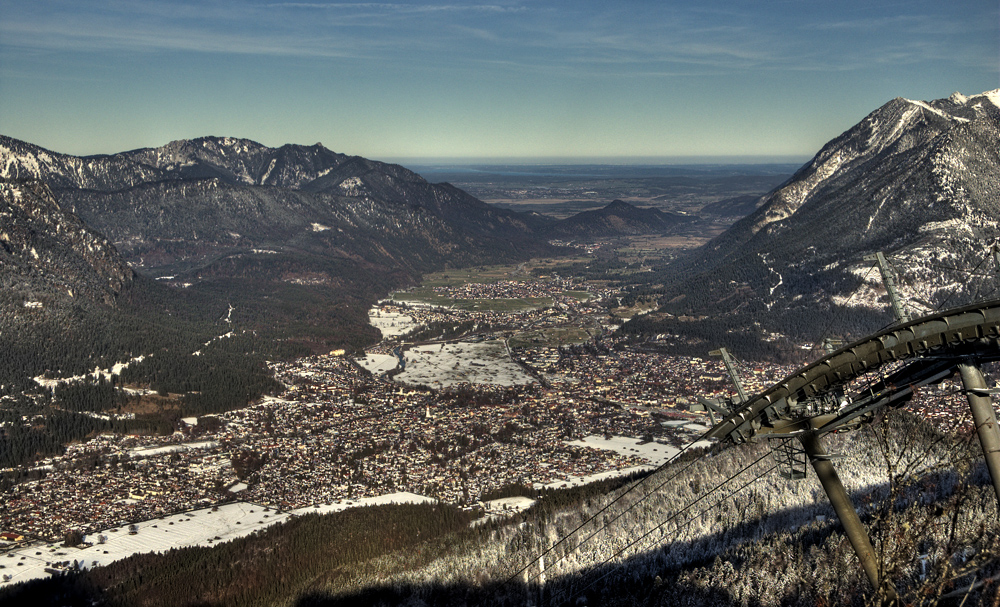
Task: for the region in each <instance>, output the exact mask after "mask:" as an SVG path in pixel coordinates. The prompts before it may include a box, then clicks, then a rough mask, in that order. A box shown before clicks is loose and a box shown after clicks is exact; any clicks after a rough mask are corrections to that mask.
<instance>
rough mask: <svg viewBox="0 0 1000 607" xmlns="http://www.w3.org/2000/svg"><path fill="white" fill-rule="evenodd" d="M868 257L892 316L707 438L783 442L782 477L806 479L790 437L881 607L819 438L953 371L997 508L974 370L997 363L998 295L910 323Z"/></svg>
mask: <svg viewBox="0 0 1000 607" xmlns="http://www.w3.org/2000/svg"><path fill="white" fill-rule="evenodd" d="M991 253H992V254H993V256H994V259H995V260H996V262H997V265H998V269H1000V247H997V246H996V245H994V247H993V248H992V249H991ZM869 257H870V258H871V260H874V261H876V263H878V264H879V268H880V271H881V273H882V276H883V279H884V280H885V284H886V287H887V290H888V291H889V299H890V302H891V303H892V308H893V313H894V315H895V316H896V322H895V323H894V324H893V325H892V326H891V327H889V328H888V329H884V330H882V331H879V332H878V333H875V334H873V335H869V336H868V337H865V338H863V339H861V340H858V341H856V342H854V343H851V344H848V345H846V346H843V347H841V348H839V349H837V350H834V351H830V350H832V348H828V349H827V352H826V355H825V356H823V357H822V358H820V359H819V360H817V361H815V362H813V363H811V364H809V365H807V366H805V367H802V368H800V369H798V370H796V371H795V372H794V373H792V374H791V375H789V376H788V377H786V378H785V379H783V380H781V381H779V382H778V383H776V384H774V385H773V386H771V387H769V388H767V389H765V390H764V391H763V392H761V393H759V394H756V395H753V396H749V397H746V396H744V397H743V398H740V399H739V400H740V401H741V404H740V405H739V406H738V407H734V408H732V409H731V410H729V412H728V414H727V415H725V416H724V418H723V419H722V420H721V421H720V422H718V423H716V424H713V427H712V429H711V430H710V431H709V432H708V433H707V437H709V438H717V439H719V440H723V441H728V442H732V443H736V444H738V443H744V442H747V441H749V440H751V439H754V438H756V437H765V438H768V439H781V440H773V441H771V442H772V445H780V446H781V449H783V450H784V451H779V450H778V448H777V447H776V448H775V459H776V460H777V461H778V462H779V463H780V462H785V463H786V465H787V466H790V470H789V471H788V474H787V477H788V478H802V477H804V474H803V471H802V470H801V469H800V468H797V466H796V464H801V463H802V459H803V458H798V457H796V455H795V453H789V452H788V446H789V445H790V441H788V440H786V439H796V441H797V442H798V443H799V444H800V445H801V446H802V451H803V452H804V456H805V459H808V461H809V463H810V464H811V465H812V468H813V470H814V471H815V472H816V476H817V477H818V478H819V481H820V483H821V484H822V485H823V489H824V491H825V492H826V494H827V497H828V498H829V499H830V503H831V505H832V506H833V508H834V510H835V511H836V513H837V518H838V519H839V520H840V523H841V525H842V526H843V527H844V531H845V533H846V534H847V537H848V539H849V540H850V542H851V546H852V547H853V548H854V552H855V554H856V555H857V556H858V560H859V561H860V563H861V567H862V569H863V570H864V572H865V575H866V576H867V577H868V580H869V582H871V585H872V588H873V589H874V590H875V592H876V593H878V594H880V595H881V597H882V598H883V600H884V601H885V602H886V603H889V604H894V603H898V598H897V596H896V592H895V588H894V587H893V585H892V583H891V582H888V581H886V580H883V579H882V571H881V569H882V568H881V566H880V563H879V562H878V559H877V556H876V554H875V550H874V548H873V547H872V543H871V540H870V539H869V537H868V532H867V530H866V529H865V527H864V525H863V524H862V522H861V519H860V517H859V516H858V513H857V510H856V508H855V507H854V504H853V503H852V502H851V500H850V497H849V496H848V494H847V491H846V490H845V489H844V485H843V483H842V482H841V480H840V477H839V476H838V475H837V471H836V469H835V468H834V466H833V462H832V461H831V456H830V455H829V454H828V453H827V451H826V449H825V448H824V447H823V444H822V442H821V438H822V437H823V436H824V435H826V434H829V433H831V432H836V431H843V430H852V429H856V428H859V427H860V426H861V425H863V424H865V423H868V422H870V421H872V420H873V419H874V417H875V414H876V412H877V411H878V410H880V409H882V408H884V407H886V406H891V407H900V406H902V405H904V404H905V403H906V402H908V401H909V400H910V399H911V398H912V397H913V395H914V394H915V392H916V391H917V390H918V389H919V388H920V387H922V386H927V385H932V384H936V383H939V382H941V381H943V380H945V379H948V378H950V377H953V376H954V375H955V374H956V373H957V374H958V375H959V376H960V378H961V381H962V386H963V391H964V392H965V394H966V396H967V398H968V401H969V407H970V409H971V411H972V416H973V419H974V420H975V424H976V432H977V434H978V436H979V441H980V444H981V445H982V448H983V455H984V456H985V459H986V466H987V469H988V470H989V473H990V478H991V480H992V482H993V489H994V491H995V493H996V496H997V504H998V507H1000V426H998V424H997V417H996V411H995V410H994V407H993V402H992V398H991V397H992V395H993V394H996V393H1000V390H997V389H990V388H988V387H987V385H986V380H985V378H984V377H983V373H982V370H981V368H980V365H982V364H983V363H987V362H996V361H998V360H1000V300H997V299H994V300H991V301H984V302H978V303H974V304H971V305H968V306H964V307H960V308H954V309H950V310H945V311H943V312H937V313H933V314H930V315H928V316H924V317H921V318H917V319H915V320H911V319H910V317H909V314H908V313H907V311H906V308H905V306H904V305H903V304H902V303H901V299H900V298H899V296H898V293H896V289H895V280H892V275H891V272H890V271H889V270H888V264H887V263H886V261H885V258H884V256H883V255H882V254H881V253H879V254H877V255H874V256H869ZM866 259H869V258H866ZM891 363H902V365H901V366H900V367H899V368H897V369H896V370H894V371H892V372H890V373H889V374H888V375H887V376H884V377H882V378H881V379H880V380H879V381H878V382H876V383H874V384H871V385H869V386H866V387H865V388H864V389H862V390H859V391H857V392H854V393H851V392H849V388H850V384H851V383H852V382H854V381H855V380H857V379H859V378H861V377H862V376H864V375H866V374H868V373H870V372H873V371H878V370H880V368H881V367H882V366H883V365H886V364H891ZM728 368H729V365H727V369H728ZM699 400H700V401H701V402H702V408H703V409H708V410H709V411H710V412H711V411H713V410H714V411H715V412H716V413H722V412H724V411H725V408H724V407H722V406H719V405H721V404H722V403H721V402H720V401H708V400H705V399H699ZM729 403H732V400H729ZM710 405H711V407H710Z"/></svg>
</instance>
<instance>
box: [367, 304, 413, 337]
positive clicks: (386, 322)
mask: <svg viewBox="0 0 1000 607" xmlns="http://www.w3.org/2000/svg"><path fill="white" fill-rule="evenodd" d="M368 323H369V324H371V326H373V327H375V328H376V329H378V330H379V331H381V332H382V337H393V336H396V335H406V334H407V333H409V332H410V331H412V330H413V329H416V328H417V326H418V324H417V321H415V320H414V319H413V317H412V316H407V315H406V314H402V313H399V312H387V311H385V310H380V309H379V308H378V307H374V308H372V309H371V310H368Z"/></svg>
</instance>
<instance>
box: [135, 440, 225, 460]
mask: <svg viewBox="0 0 1000 607" xmlns="http://www.w3.org/2000/svg"><path fill="white" fill-rule="evenodd" d="M218 446H219V442H218V441H214V440H207V441H199V442H196V443H180V444H177V445H164V446H163V447H145V448H140V449H129V452H128V454H129V456H130V457H132V458H133V459H136V458H140V457H153V456H154V455H165V454H167V453H180V452H182V451H191V450H194V449H214V448H216V447H218Z"/></svg>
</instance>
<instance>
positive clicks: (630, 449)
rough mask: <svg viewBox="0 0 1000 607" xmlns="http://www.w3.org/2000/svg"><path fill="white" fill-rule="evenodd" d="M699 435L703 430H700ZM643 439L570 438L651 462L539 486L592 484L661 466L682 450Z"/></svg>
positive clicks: (701, 444) (699, 444)
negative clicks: (643, 440)
mask: <svg viewBox="0 0 1000 607" xmlns="http://www.w3.org/2000/svg"><path fill="white" fill-rule="evenodd" d="M684 428H687V429H691V430H696V429H698V428H704V426H700V425H698V424H692V423H687V424H684ZM699 434H700V432H699ZM640 443H642V441H641V440H640V439H638V438H632V437H629V436H612V437H611V438H609V439H606V438H604V437H603V436H596V435H593V434H591V435H588V436H585V437H583V438H582V439H580V440H575V441H569V442H567V443H566V444H567V445H578V446H581V447H592V448H594V449H604V450H606V451H615V452H617V453H621V454H622V455H635V456H638V457H642V458H644V459H645V460H646V461H647V462H649V464H648V465H643V466H632V467H631V468H622V469H621V470H607V471H605V472H598V473H597V474H588V475H586V476H574V477H572V478H570V479H569V480H565V481H555V482H552V483H548V484H545V485H538V487H546V488H549V489H556V488H559V487H564V486H566V487H578V486H581V485H586V484H587V483H593V482H595V481H600V480H604V479H607V478H614V477H616V476H627V475H629V474H632V473H633V472H642V471H644V470H651V469H653V468H658V467H659V466H660V465H662V464H663V463H664V462H666V461H667V460H669V459H670V458H672V457H674V456H675V455H677V454H678V453H680V449H678V448H677V447H674V446H672V445H663V444H660V443H657V442H652V443H645V444H640ZM709 445H711V443H710V442H709V441H698V442H696V443H694V444H692V445H691V447H692V448H699V447H707V446H709Z"/></svg>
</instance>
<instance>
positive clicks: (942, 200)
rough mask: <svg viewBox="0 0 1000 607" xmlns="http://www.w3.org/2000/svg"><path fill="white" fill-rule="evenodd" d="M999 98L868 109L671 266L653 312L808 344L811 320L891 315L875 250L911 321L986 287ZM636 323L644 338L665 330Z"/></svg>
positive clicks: (864, 324) (854, 325)
mask: <svg viewBox="0 0 1000 607" xmlns="http://www.w3.org/2000/svg"><path fill="white" fill-rule="evenodd" d="M998 103H1000V91H992V92H989V93H984V94H981V95H975V96H971V97H966V96H963V95H961V94H958V93H956V94H954V95H952V96H951V97H949V98H947V99H939V100H937V101H931V102H923V101H911V100H907V99H902V98H897V99H893V100H892V101H890V102H888V103H887V104H885V105H884V106H882V107H881V108H879V109H877V110H875V111H874V112H872V113H871V114H869V115H868V116H867V117H866V118H865V119H864V120H862V121H861V122H860V123H858V124H857V125H855V126H854V127H852V128H851V129H849V130H847V131H846V132H844V133H843V134H842V135H840V136H839V137H837V138H836V139H834V140H832V141H831V142H829V143H828V144H826V145H825V146H824V147H823V148H822V149H821V150H820V151H819V153H818V154H816V156H815V157H814V158H813V159H812V160H811V161H810V162H809V163H807V164H806V165H804V166H803V167H802V168H800V169H799V170H798V171H797V172H796V173H795V175H793V176H792V178H791V179H789V180H788V181H787V182H786V183H785V184H783V185H781V186H779V187H778V188H776V189H775V190H773V191H772V192H770V193H769V194H767V195H766V196H764V197H763V199H762V200H760V201H759V206H758V207H757V210H756V211H754V212H753V213H751V214H750V215H749V216H747V217H745V218H744V219H742V220H740V221H739V222H737V223H736V224H735V225H733V227H732V228H730V229H729V230H727V231H726V232H725V233H723V234H722V235H720V236H718V237H717V238H715V239H714V240H712V241H710V242H709V243H708V244H706V245H705V246H704V247H702V248H701V249H700V250H698V251H696V252H695V253H694V254H693V255H691V256H689V257H688V258H687V259H685V260H683V261H681V262H680V263H678V264H676V265H675V266H673V267H672V268H669V272H670V273H673V274H675V275H676V276H678V277H679V278H674V279H672V283H671V284H670V285H668V286H667V287H666V288H665V289H664V291H663V293H662V294H661V295H662V299H661V300H662V302H664V304H665V305H664V307H663V309H662V312H664V313H668V314H672V315H688V316H708V317H710V320H711V322H715V323H722V324H724V325H725V326H726V327H727V330H728V329H732V330H736V329H737V328H740V330H743V331H746V330H748V329H749V328H750V327H753V326H755V323H757V326H758V328H757V329H751V330H753V331H755V332H756V333H757V334H758V335H765V334H767V333H768V332H778V333H784V334H790V335H794V336H797V337H799V338H812V339H815V338H816V337H817V336H818V334H819V333H820V332H821V331H822V328H823V326H825V325H826V324H827V323H825V322H821V323H817V322H816V317H817V316H818V315H828V316H829V315H830V314H837V315H838V316H837V322H838V323H839V324H838V327H839V330H841V331H844V332H848V333H852V332H853V333H854V335H855V336H859V335H858V334H859V333H863V332H866V331H872V330H875V329H878V328H879V327H880V326H883V325H884V324H886V323H887V322H889V321H890V320H891V317H889V316H888V314H887V312H886V310H887V306H886V301H885V298H884V293H883V289H882V286H881V280H880V279H879V277H878V272H874V273H869V269H870V268H871V264H870V263H868V262H865V261H863V257H864V255H866V254H871V253H875V252H877V251H883V252H885V254H886V255H887V256H888V257H889V259H890V261H891V262H892V263H893V265H894V266H895V268H896V271H897V272H898V274H899V278H900V282H901V283H902V285H903V290H904V293H903V294H904V296H905V297H906V298H907V300H908V301H907V303H908V306H909V307H910V309H911V311H912V312H913V313H915V314H920V313H921V312H928V311H931V310H933V309H935V308H936V307H938V306H940V305H942V304H945V303H947V304H948V305H958V304H961V303H965V302H969V301H971V300H972V299H974V298H975V297H982V296H984V295H987V294H989V293H991V292H995V291H996V288H997V287H998V286H1000V283H997V282H996V280H995V279H994V278H992V277H990V276H976V277H975V278H974V279H970V274H969V272H970V271H971V270H972V269H973V268H975V267H976V266H977V264H980V263H982V262H983V260H984V256H985V255H986V254H987V252H988V249H989V247H990V245H991V244H992V243H993V242H994V241H995V240H996V239H997V238H998V237H1000V229H998V228H997V224H996V217H997V213H998V212H1000V202H998V200H1000V198H998V195H1000V186H998V183H1000V179H998V178H1000V153H998V145H997V144H998V141H1000V107H998V106H997V104H998ZM848 311H849V312H850V313H849V314H847V313H843V314H841V313H840V312H848ZM660 318H661V319H662V318H664V316H663V315H662V314H661V316H660ZM841 318H844V319H845V320H843V321H841V320H840V319H841ZM641 322H642V323H646V325H647V326H646V327H644V328H642V329H641V330H643V331H650V332H665V330H664V327H665V326H667V325H670V324H671V321H669V320H668V321H667V323H666V325H664V324H659V325H658V324H657V321H656V319H655V318H654V317H650V318H646V319H643V320H642V321H641ZM759 327H763V329H760V328H759ZM633 328H634V329H637V330H638V329H640V328H639V327H638V326H633ZM717 328H718V327H717ZM668 332H669V331H668ZM706 332H707V331H706Z"/></svg>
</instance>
